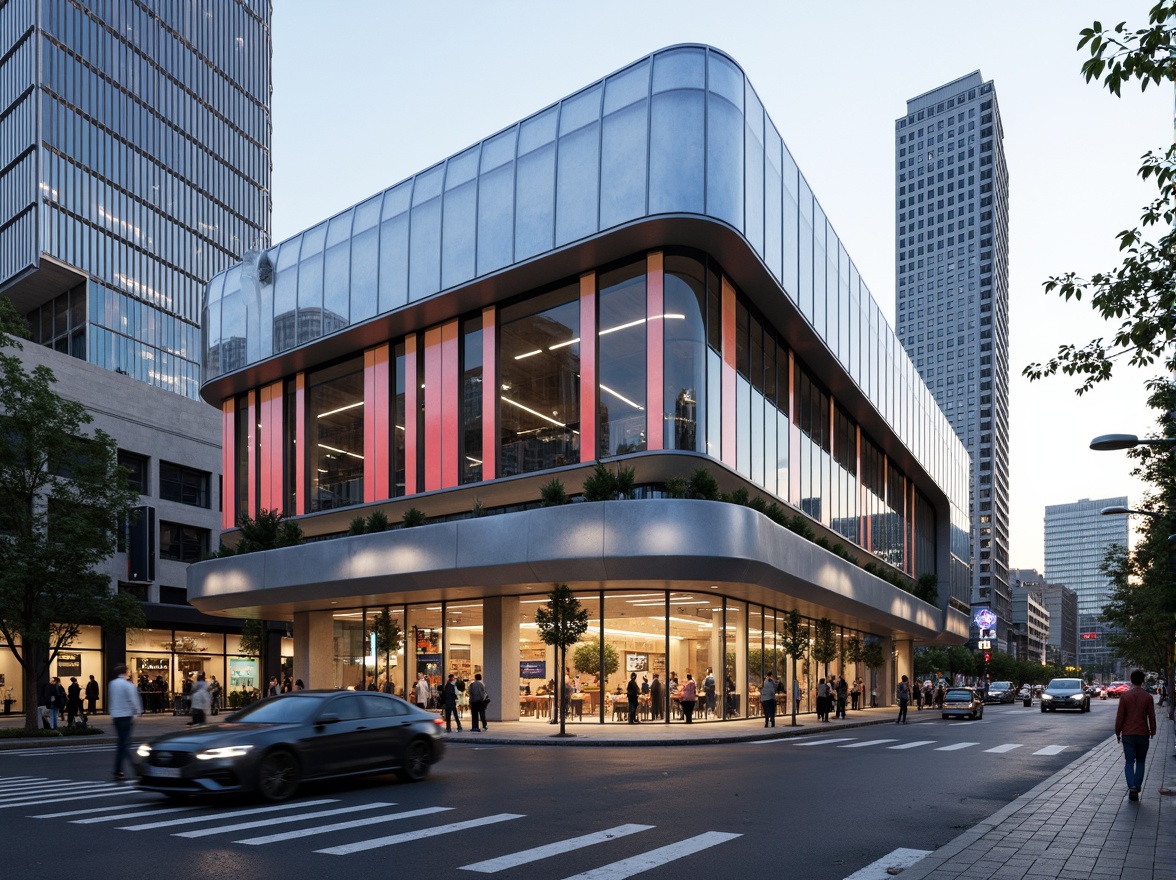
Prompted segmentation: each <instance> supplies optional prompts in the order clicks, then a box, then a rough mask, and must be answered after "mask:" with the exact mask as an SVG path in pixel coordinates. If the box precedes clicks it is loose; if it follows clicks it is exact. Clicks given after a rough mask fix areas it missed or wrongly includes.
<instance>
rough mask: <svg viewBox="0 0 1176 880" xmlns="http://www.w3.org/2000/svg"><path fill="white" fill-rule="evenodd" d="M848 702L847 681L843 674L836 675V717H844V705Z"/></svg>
mask: <svg viewBox="0 0 1176 880" xmlns="http://www.w3.org/2000/svg"><path fill="white" fill-rule="evenodd" d="M848 702H849V683H848V682H847V681H846V680H845V676H844V675H839V676H837V717H838V718H844V717H845V707H846V705H847V704H848Z"/></svg>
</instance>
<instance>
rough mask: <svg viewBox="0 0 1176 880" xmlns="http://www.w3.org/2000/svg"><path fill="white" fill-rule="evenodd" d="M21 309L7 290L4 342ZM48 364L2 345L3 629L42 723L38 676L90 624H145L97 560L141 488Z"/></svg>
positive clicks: (29, 708)
mask: <svg viewBox="0 0 1176 880" xmlns="http://www.w3.org/2000/svg"><path fill="white" fill-rule="evenodd" d="M19 327H20V317H19V315H17V314H16V313H15V310H14V309H13V307H12V305H11V303H10V302H9V301H8V300H7V299H0V349H3V348H8V347H16V348H20V347H21V346H20V343H19V342H17V341H16V340H15V339H14V338H13V335H14V332H13V331H15V330H17V329H19ZM55 382H56V379H55V377H54V375H53V372H52V371H51V370H50V369H49V368H48V367H45V366H38V367H34V368H33V369H32V370H31V371H28V370H26V369H25V368H24V365H23V363H22V362H21V360H20V359H19V358H18V357H17V356H16V355H13V354H9V353H7V352H3V351H0V636H3V639H4V644H5V645H6V646H7V647H8V649H9V650H10V651H12V653H13V655H14V656H15V657H16V659H17V662H19V663H20V666H21V671H22V679H23V682H22V687H23V701H24V708H25V727H26V728H27V729H29V730H34V729H36V728H37V727H38V726H39V719H38V718H37V706H38V705H39V700H38V691H39V689H40V685H41V684H42V683H43V682H44V681H45V680H47V678H48V674H49V669H50V666H51V664H52V663H53V661H54V660H55V659H56V658H57V654H58V652H59V651H60V650H62V649H63V648H67V647H69V646H70V645H71V644H73V643H74V641H75V640H76V639H77V637H78V634H79V631H80V628H81V626H82V625H83V624H98V625H101V626H102V627H104V628H106V629H114V630H117V629H125V628H127V627H141V626H144V625H145V620H144V616H143V611H142V608H141V607H140V606H139V603H138V601H137V600H135V599H134V597H132V596H130V595H127V594H123V593H112V592H111V589H110V578H109V577H108V576H106V575H103V574H98V573H97V572H96V571H95V570H94V569H95V566H97V565H98V564H100V563H101V562H103V561H105V560H106V559H108V558H109V557H110V555H111V554H112V553H114V550H115V542H116V537H117V534H118V528H119V523H125V522H127V521H128V518H129V517H130V516H131V511H132V505H133V504H134V501H135V500H136V498H137V496H136V495H135V493H134V492H132V491H131V490H130V489H129V488H128V487H127V481H126V473H125V471H124V470H123V469H122V468H120V467H119V465H118V447H117V445H116V444H115V441H114V439H113V438H112V437H110V436H109V435H108V434H106V433H105V432H104V431H101V430H95V431H93V432H92V433H91V434H89V435H87V434H86V432H85V431H86V426H87V425H89V424H90V422H91V421H92V419H91V416H90V414H89V413H88V412H86V409H85V407H83V406H82V405H81V404H80V403H78V402H76V401H72V400H67V399H65V398H64V397H62V396H61V395H59V394H58V393H57V392H56V391H55V390H54V389H53V385H54V383H55Z"/></svg>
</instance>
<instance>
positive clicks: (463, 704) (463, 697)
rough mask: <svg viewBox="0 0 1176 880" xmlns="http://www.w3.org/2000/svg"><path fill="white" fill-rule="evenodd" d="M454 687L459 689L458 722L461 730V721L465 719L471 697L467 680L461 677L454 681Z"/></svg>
mask: <svg viewBox="0 0 1176 880" xmlns="http://www.w3.org/2000/svg"><path fill="white" fill-rule="evenodd" d="M453 686H454V687H455V688H456V689H457V720H458V729H459V730H460V729H461V723H460V722H461V719H462V718H463V717H465V710H466V708H467V707H468V706H469V704H470V695H469V694H467V693H466V683H465V679H464V678H462V677H461V676H460V675H459V676H457V678H456V679H454V682H453Z"/></svg>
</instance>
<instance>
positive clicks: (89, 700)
mask: <svg viewBox="0 0 1176 880" xmlns="http://www.w3.org/2000/svg"><path fill="white" fill-rule="evenodd" d="M97 711H98V682H96V681H94V676H92V675H91V676H90V680H89V681H88V682H86V714H87V715H93V714H94V713H95V712H97Z"/></svg>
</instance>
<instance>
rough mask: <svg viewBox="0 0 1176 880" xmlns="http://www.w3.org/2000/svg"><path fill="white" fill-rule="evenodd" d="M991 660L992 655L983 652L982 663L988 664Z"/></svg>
mask: <svg viewBox="0 0 1176 880" xmlns="http://www.w3.org/2000/svg"><path fill="white" fill-rule="evenodd" d="M991 660H992V653H991V652H990V651H985V652H984V662H985V663H988V662H990V661H991Z"/></svg>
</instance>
